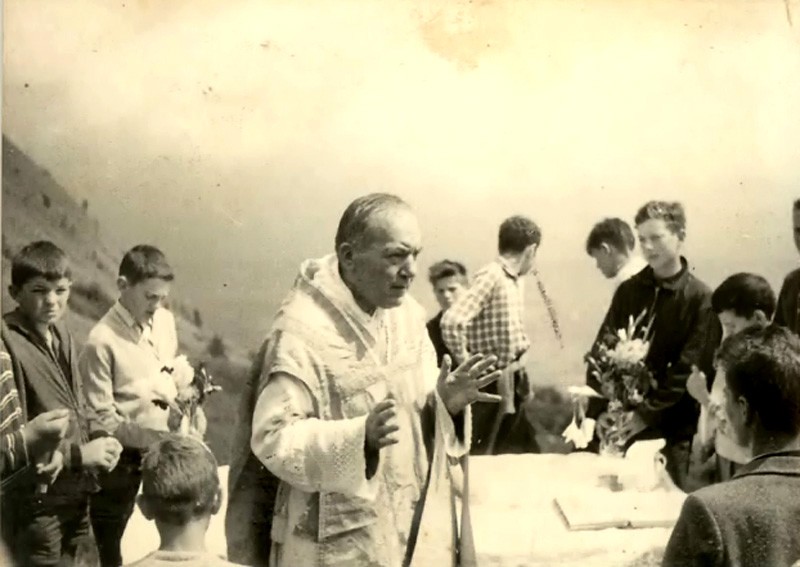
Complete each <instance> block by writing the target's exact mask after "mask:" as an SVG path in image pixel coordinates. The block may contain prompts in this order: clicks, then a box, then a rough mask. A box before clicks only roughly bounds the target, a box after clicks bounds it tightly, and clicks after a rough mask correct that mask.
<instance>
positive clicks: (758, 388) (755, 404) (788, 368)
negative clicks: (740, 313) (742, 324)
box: [717, 325, 800, 435]
mask: <svg viewBox="0 0 800 567" xmlns="http://www.w3.org/2000/svg"><path fill="white" fill-rule="evenodd" d="M717 359H718V364H721V366H722V367H723V368H724V370H725V375H726V379H727V383H728V387H729V389H730V390H731V392H732V394H733V395H734V397H739V396H741V397H743V398H744V399H745V400H747V403H748V406H749V407H750V410H751V411H752V412H753V413H754V414H755V415H756V416H757V417H758V420H759V422H760V423H761V426H762V427H763V429H764V430H765V431H767V432H771V433H777V434H784V435H797V434H798V433H800V338H798V337H797V336H796V335H795V334H794V333H792V332H791V331H790V330H788V329H786V328H785V327H781V326H779V325H769V326H767V327H751V328H749V329H745V330H744V331H742V332H740V333H736V334H735V335H731V336H730V337H728V338H727V339H725V340H724V341H723V342H722V345H721V346H720V348H719V353H718V354H717Z"/></svg>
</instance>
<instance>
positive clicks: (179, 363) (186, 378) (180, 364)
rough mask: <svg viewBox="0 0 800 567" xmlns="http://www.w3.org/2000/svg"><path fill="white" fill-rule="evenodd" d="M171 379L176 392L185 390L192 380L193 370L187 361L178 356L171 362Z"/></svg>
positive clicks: (184, 357) (182, 356)
mask: <svg viewBox="0 0 800 567" xmlns="http://www.w3.org/2000/svg"><path fill="white" fill-rule="evenodd" d="M172 379H173V380H174V381H175V387H176V388H177V389H178V390H185V389H186V388H188V387H189V386H190V385H191V384H192V380H194V368H193V367H192V365H191V364H189V359H187V358H186V356H184V355H180V356H178V357H177V358H175V360H173V361H172Z"/></svg>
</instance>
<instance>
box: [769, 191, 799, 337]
mask: <svg viewBox="0 0 800 567" xmlns="http://www.w3.org/2000/svg"><path fill="white" fill-rule="evenodd" d="M792 234H793V236H794V245H795V248H797V250H798V252H800V199H796V200H795V202H794V204H793V205H792ZM774 323H775V324H776V325H781V326H782V327H786V328H788V329H789V330H790V331H792V332H793V333H794V334H795V335H797V334H800V268H797V269H795V270H792V271H791V272H789V274H788V275H787V276H786V278H785V279H784V280H783V285H782V286H781V291H780V293H778V305H777V306H776V308H775V319H774Z"/></svg>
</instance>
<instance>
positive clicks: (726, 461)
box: [686, 273, 775, 480]
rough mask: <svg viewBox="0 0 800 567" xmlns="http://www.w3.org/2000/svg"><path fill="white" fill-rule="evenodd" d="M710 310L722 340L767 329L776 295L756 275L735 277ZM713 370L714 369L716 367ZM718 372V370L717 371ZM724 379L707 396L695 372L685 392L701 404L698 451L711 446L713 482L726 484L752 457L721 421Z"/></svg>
mask: <svg viewBox="0 0 800 567" xmlns="http://www.w3.org/2000/svg"><path fill="white" fill-rule="evenodd" d="M711 306H712V308H713V309H714V313H716V314H717V317H719V321H720V324H721V325H722V338H723V340H724V339H725V338H727V337H729V336H731V335H735V334H736V333H739V332H741V331H743V330H745V329H749V328H752V327H757V328H763V327H766V326H767V325H769V322H770V320H771V319H772V315H773V313H774V312H775V293H774V292H773V291H772V287H771V286H770V285H769V282H767V280H766V279H764V278H763V277H761V276H759V275H756V274H749V273H738V274H734V275H732V276H730V277H728V278H726V279H725V281H723V282H722V283H721V284H720V285H719V287H718V288H717V289H715V290H714V293H713V295H712V296H711ZM715 366H717V365H716V364H715ZM717 371H719V367H718V368H717ZM724 382H725V381H724V379H721V378H719V377H716V378H715V379H714V381H713V383H712V387H711V392H710V393H709V392H708V386H707V379H706V376H705V375H704V374H703V373H702V372H699V371H695V372H693V373H692V375H691V376H690V377H689V380H688V382H687V384H686V388H687V390H688V391H689V394H690V395H691V396H692V397H693V398H694V399H696V400H697V401H698V402H700V405H701V407H702V409H703V411H702V412H701V415H700V422H699V427H698V435H697V438H696V441H697V443H698V444H699V445H700V447H703V446H706V445H708V444H709V443H710V442H713V444H714V450H715V452H716V455H717V476H716V480H728V479H729V478H730V477H731V476H732V474H733V473H734V472H735V470H736V468H737V467H738V466H739V465H743V464H745V463H747V462H748V461H749V460H750V458H751V455H750V454H749V453H748V452H747V449H746V448H745V447H741V446H739V445H737V444H736V442H735V440H734V439H733V438H732V436H731V434H730V432H729V431H727V429H728V428H727V424H726V421H725V419H724V415H723V412H722V411H721V410H722V405H723V402H724V396H723V390H724Z"/></svg>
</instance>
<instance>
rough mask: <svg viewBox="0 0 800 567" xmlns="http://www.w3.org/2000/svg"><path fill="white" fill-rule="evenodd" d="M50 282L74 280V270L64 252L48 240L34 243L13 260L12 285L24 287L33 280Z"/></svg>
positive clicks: (18, 253)
mask: <svg viewBox="0 0 800 567" xmlns="http://www.w3.org/2000/svg"><path fill="white" fill-rule="evenodd" d="M37 277H42V278H45V279H46V280H49V281H51V282H52V281H56V280H60V279H61V278H67V279H68V280H71V279H72V269H71V268H70V265H69V260H68V259H67V255H66V254H64V251H63V250H62V249H61V248H59V247H58V246H56V245H55V244H53V243H52V242H50V241H47V240H40V241H38V242H32V243H30V244H28V245H27V246H25V247H24V248H23V249H22V250H20V251H19V252H17V254H16V256H14V258H13V259H12V260H11V285H12V286H13V287H22V286H23V285H25V284H26V283H27V282H29V281H30V280H32V279H33V278H37Z"/></svg>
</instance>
